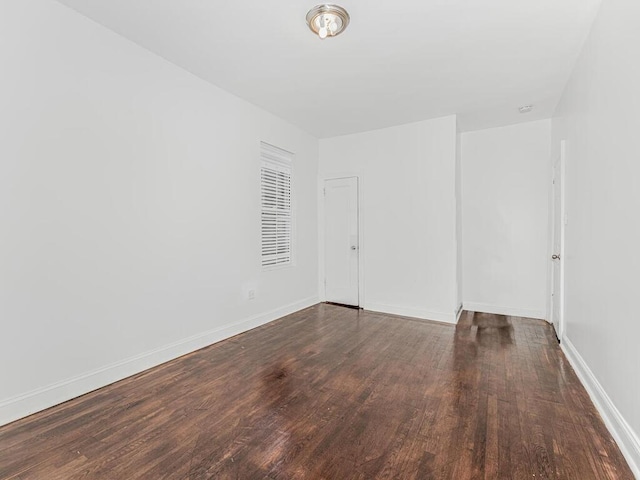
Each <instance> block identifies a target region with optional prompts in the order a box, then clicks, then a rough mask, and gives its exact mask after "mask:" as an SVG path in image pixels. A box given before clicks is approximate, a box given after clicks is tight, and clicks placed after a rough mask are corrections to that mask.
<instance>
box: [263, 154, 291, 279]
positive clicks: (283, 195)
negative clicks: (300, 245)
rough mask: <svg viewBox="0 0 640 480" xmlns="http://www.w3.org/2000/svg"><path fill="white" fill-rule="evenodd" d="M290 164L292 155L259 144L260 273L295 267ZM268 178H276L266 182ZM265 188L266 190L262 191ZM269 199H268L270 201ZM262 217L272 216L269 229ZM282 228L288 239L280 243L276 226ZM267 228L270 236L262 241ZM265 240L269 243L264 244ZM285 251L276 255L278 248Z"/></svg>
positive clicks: (279, 232) (279, 233) (279, 234)
mask: <svg viewBox="0 0 640 480" xmlns="http://www.w3.org/2000/svg"><path fill="white" fill-rule="evenodd" d="M293 160H294V154H293V153H291V152H288V151H286V150H283V149H281V148H278V147H276V146H274V145H271V144H268V143H266V142H260V266H261V268H262V270H263V271H268V270H278V269H283V268H288V267H292V266H294V264H295V262H294V258H295V257H294V253H295V241H294V238H295V235H294V233H295V208H294V202H293V198H294V195H293ZM265 172H266V173H267V175H269V176H272V177H275V179H273V178H272V179H270V180H269V183H267V182H265ZM282 176H285V182H284V186H283V187H280V185H281V183H280V182H281V181H282ZM265 187H266V188H268V190H267V191H266V190H265ZM287 196H288V197H287ZM269 197H270V198H269ZM265 215H269V216H273V217H274V220H273V222H271V225H268V224H266V223H265ZM283 224H284V231H285V232H286V231H287V230H288V238H285V240H284V241H283V242H281V240H279V238H278V237H280V236H281V235H282V234H281V231H280V230H279V226H280V225H283ZM267 228H270V229H272V230H273V233H271V234H270V237H271V238H268V237H269V236H267V237H265V231H266V229H267ZM266 238H268V240H269V242H270V244H269V243H265V239H266ZM287 244H288V250H286V251H285V252H282V253H281V252H279V250H280V248H281V245H287ZM269 249H271V250H273V249H275V253H271V254H266V253H265V250H269ZM285 257H286V260H285V261H282V260H281V259H282V258H285Z"/></svg>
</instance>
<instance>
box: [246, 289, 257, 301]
mask: <svg viewBox="0 0 640 480" xmlns="http://www.w3.org/2000/svg"><path fill="white" fill-rule="evenodd" d="M247 297H249V300H254V299H255V298H256V291H255V290H249V291H248V292H247Z"/></svg>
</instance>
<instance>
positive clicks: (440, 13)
mask: <svg viewBox="0 0 640 480" xmlns="http://www.w3.org/2000/svg"><path fill="white" fill-rule="evenodd" d="M59 1H60V2H61V3H64V4H66V5H68V6H70V7H72V8H74V9H75V10H77V11H79V12H81V13H83V14H84V15H86V16H88V17H90V18H92V19H94V20H95V21H97V22H99V23H101V24H102V25H104V26H106V27H108V28H110V29H111V30H114V31H115V32H117V33H120V34H121V35H123V36H125V37H127V38H129V39H131V40H133V41H134V42H136V43H138V44H140V45H142V46H143V47H145V48H147V49H149V50H151V51H152V52H155V53H157V54H158V55H160V56H162V57H164V58H166V59H167V60H169V61H171V62H173V63H175V64H176V65H179V66H181V67H183V68H185V69H186V70H189V71H190V72H192V73H194V74H196V75H198V76H199V77H201V78H203V79H205V80H208V81H209V82H211V83H213V84H215V85H217V86H219V87H221V88H223V89H225V90H227V91H229V92H231V93H233V94H235V95H238V96H239V97H242V98H244V99H246V100H248V101H250V102H252V103H253V104H255V105H258V106H260V107H262V108H264V109H266V110H268V111H270V112H272V113H274V114H276V115H278V116H280V117H282V118H284V119H286V120H288V121H290V122H291V123H293V124H295V125H298V126H300V127H301V128H303V129H304V130H306V131H308V132H309V133H311V134H313V135H315V136H317V137H320V138H323V137H331V136H335V135H342V134H347V133H354V132H360V131H365V130H372V129H376V128H382V127H387V126H391V125H398V124H403V123H408V122H412V121H417V120H424V119H428V118H434V117H439V116H443V115H449V114H454V113H455V114H458V115H459V126H460V128H461V129H462V130H476V129H480V128H487V127H492V126H498V125H507V124H511V123H517V122H522V121H529V120H535V119H539V118H548V117H550V116H551V114H552V113H553V109H554V108H555V106H556V103H557V101H558V99H559V98H560V95H561V93H562V90H563V88H564V85H565V84H566V82H567V80H568V77H569V74H570V72H571V69H572V67H573V64H574V62H575V60H576V58H577V55H578V53H579V51H580V49H581V47H582V43H583V41H584V39H585V37H586V35H587V33H588V30H589V28H590V26H591V23H592V21H593V18H594V16H595V13H596V11H597V8H598V6H599V4H600V0H386V1H383V0H340V4H341V5H342V6H344V7H345V8H346V9H347V10H348V11H349V13H350V15H351V24H350V25H349V27H348V28H347V30H346V31H345V32H344V33H343V34H342V35H340V36H339V37H336V38H330V39H327V40H324V41H322V40H319V39H318V38H317V37H315V36H314V35H313V34H312V33H311V31H310V30H309V29H308V27H307V26H306V23H305V14H306V12H307V10H309V9H310V8H311V7H313V6H314V5H315V4H316V2H317V0H278V1H274V0H228V1H221V0H59ZM336 1H337V0H336ZM529 103H531V104H534V105H535V109H534V110H533V112H531V113H529V114H526V115H522V114H519V113H518V110H517V109H518V107H519V106H520V105H524V104H529Z"/></svg>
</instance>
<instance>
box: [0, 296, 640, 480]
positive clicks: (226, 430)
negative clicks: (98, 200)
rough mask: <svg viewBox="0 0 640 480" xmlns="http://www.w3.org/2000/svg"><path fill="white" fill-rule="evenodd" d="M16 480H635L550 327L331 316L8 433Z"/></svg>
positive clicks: (270, 329)
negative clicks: (299, 479)
mask: <svg viewBox="0 0 640 480" xmlns="http://www.w3.org/2000/svg"><path fill="white" fill-rule="evenodd" d="M0 478H2V479H9V478H11V479H43V480H55V479H65V480H66V479H114V480H115V479H117V480H133V479H161V478H163V479H164V478H166V479H194V480H195V479H206V478H215V479H227V478H229V479H289V478H291V479H293V478H296V479H298V478H305V479H331V480H334V479H335V480H345V479H374V478H386V479H455V480H464V479H483V478H484V479H514V480H518V479H548V478H560V479H579V480H588V479H599V480H600V479H632V478H633V475H632V473H631V471H630V470H629V468H628V466H627V465H626V463H625V461H624V459H623V457H622V455H621V453H620V451H619V450H618V448H617V446H616V444H615V443H614V441H613V439H612V438H611V436H610V435H609V433H608V432H607V430H606V428H605V427H604V425H603V423H602V420H601V419H600V417H599V416H598V413H597V412H596V410H595V409H594V407H593V405H592V403H591V401H590V400H589V397H588V395H587V393H586V392H585V390H584V388H583V387H582V386H581V384H580V383H579V381H578V379H577V378H576V375H575V373H574V372H573V370H572V369H571V367H570V366H569V364H568V362H567V360H566V359H565V357H564V356H563V354H562V352H561V350H560V349H559V347H558V343H557V341H556V339H555V337H554V333H553V330H552V328H551V327H550V326H549V325H548V324H546V323H545V322H542V321H538V320H529V319H522V318H515V317H503V316H498V315H487V314H478V313H476V314H474V313H471V312H465V313H464V314H463V316H462V319H461V321H460V323H459V324H458V325H457V326H452V325H445V324H439V323H433V322H420V321H415V320H411V319H406V318H402V317H395V316H389V315H383V314H376V313H371V312H362V311H358V310H352V309H348V308H341V307H337V306H331V305H318V306H315V307H311V308H308V309H306V310H303V311H301V312H298V313H296V314H294V315H290V316H288V317H285V318H283V319H281V320H278V321H277V322H274V323H272V324H269V325H266V326H264V327H261V328H258V329H256V330H253V331H251V332H248V333H245V334H243V335H239V336H237V337H234V338H231V339H229V340H226V341H224V342H221V343H218V344H216V345H213V346H211V347H208V348H205V349H203V350H200V351H198V352H195V353H193V354H190V355H187V356H185V357H182V358H179V359H177V360H174V361H172V362H170V363H167V364H164V365H162V366H160V367H157V368H154V369H152V370H149V371H146V372H144V373H141V374H139V375H136V376H134V377H131V378H128V379H126V380H123V381H121V382H118V383H116V384H114V385H111V386H109V387H106V388H103V389H101V390H98V391H96V392H93V393H90V394H88V395H85V396H83V397H80V398H78V399H75V400H72V401H70V402H67V403H65V404H63V405H60V406H58V407H55V408H52V409H49V410H47V411H45V412H42V413H39V414H36V415H33V416H31V417H29V418H26V419H23V420H20V421H18V422H15V423H13V424H10V425H7V426H5V427H2V428H0Z"/></svg>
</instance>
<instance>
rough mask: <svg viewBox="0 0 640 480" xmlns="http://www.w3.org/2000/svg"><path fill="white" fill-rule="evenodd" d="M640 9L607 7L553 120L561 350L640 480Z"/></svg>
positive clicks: (608, 0) (620, 3) (623, 4)
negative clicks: (558, 180) (562, 172)
mask: <svg viewBox="0 0 640 480" xmlns="http://www.w3.org/2000/svg"><path fill="white" fill-rule="evenodd" d="M639 21H640V3H639V2H637V1H636V0H604V2H603V4H602V7H601V10H600V12H599V14H598V17H597V19H596V22H595V24H594V26H593V29H592V31H591V33H590V36H589V38H588V40H587V43H586V44H585V47H584V50H583V52H582V55H581V56H580V59H579V60H578V63H577V65H576V67H575V69H574V72H573V74H572V77H571V80H570V82H569V84H568V86H567V88H566V91H565V93H564V96H563V97H562V100H561V103H560V106H559V108H558V110H557V112H556V117H555V118H554V120H553V139H554V140H553V148H554V151H556V152H557V151H558V150H559V148H560V147H559V145H560V140H562V139H566V141H567V142H566V197H565V198H566V213H567V218H568V224H567V227H566V243H565V266H566V267H565V268H566V270H565V274H566V282H565V292H566V296H565V320H566V338H565V339H564V341H563V346H564V348H565V349H566V351H567V353H568V355H569V358H570V359H571V361H572V363H573V364H574V366H575V367H576V370H577V371H578V372H579V373H580V374H581V375H582V378H583V380H584V381H585V383H586V384H587V387H588V389H590V391H591V393H592V395H593V398H594V400H595V401H596V404H598V405H599V406H600V411H601V413H602V414H603V417H604V418H605V421H607V422H608V424H609V426H610V428H611V429H612V430H613V432H614V435H615V436H616V437H617V440H618V444H619V445H620V446H621V448H622V450H623V452H624V453H625V454H626V456H627V459H628V460H629V461H630V463H631V464H632V466H633V468H634V469H635V472H636V475H637V476H638V478H640V441H639V440H638V435H640V381H639V380H638V379H639V378H640V373H639V372H640V349H639V348H638V338H640V321H639V320H638V305H637V300H638V290H639V281H638V279H639V278H640V254H639V251H640V250H639V246H640V222H638V212H640V117H639V116H638V111H639V110H640V95H638V86H639V85H640V63H639V62H638V61H637V59H638V57H639V56H640V29H638V22H639Z"/></svg>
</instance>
